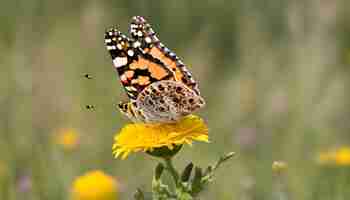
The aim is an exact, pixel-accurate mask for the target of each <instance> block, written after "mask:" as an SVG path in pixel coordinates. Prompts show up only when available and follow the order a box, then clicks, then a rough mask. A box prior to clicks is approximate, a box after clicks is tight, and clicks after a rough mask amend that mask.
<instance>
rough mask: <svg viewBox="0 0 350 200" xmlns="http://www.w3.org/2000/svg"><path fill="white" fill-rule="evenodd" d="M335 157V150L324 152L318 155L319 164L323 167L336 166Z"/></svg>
mask: <svg viewBox="0 0 350 200" xmlns="http://www.w3.org/2000/svg"><path fill="white" fill-rule="evenodd" d="M335 155H336V152H335V151H334V150H328V151H323V152H321V153H320V154H319V155H318V162H319V163H320V164H322V165H329V164H334V158H335Z"/></svg>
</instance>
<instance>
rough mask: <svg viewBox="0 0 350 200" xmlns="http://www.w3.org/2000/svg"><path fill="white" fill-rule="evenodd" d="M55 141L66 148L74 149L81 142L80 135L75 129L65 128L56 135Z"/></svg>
mask: <svg viewBox="0 0 350 200" xmlns="http://www.w3.org/2000/svg"><path fill="white" fill-rule="evenodd" d="M55 142H56V143H57V144H59V145H61V146H62V147H63V148H64V149H65V150H73V149H75V148H76V147H77V145H78V143H79V135H78V133H77V132H76V131H75V130H73V129H63V130H61V131H60V132H59V133H58V134H57V135H56V138H55Z"/></svg>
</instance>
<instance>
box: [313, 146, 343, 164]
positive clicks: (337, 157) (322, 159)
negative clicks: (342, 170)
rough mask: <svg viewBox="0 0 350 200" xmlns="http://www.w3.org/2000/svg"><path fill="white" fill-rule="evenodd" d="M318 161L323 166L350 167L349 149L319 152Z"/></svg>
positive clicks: (341, 148)
mask: <svg viewBox="0 0 350 200" xmlns="http://www.w3.org/2000/svg"><path fill="white" fill-rule="evenodd" d="M318 161H319V163H320V164H323V165H337V166H350V147H346V146H344V147H339V148H336V149H332V150H328V151H325V152H321V153H320V154H319V158H318Z"/></svg>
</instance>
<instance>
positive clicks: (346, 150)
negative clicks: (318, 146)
mask: <svg viewBox="0 0 350 200" xmlns="http://www.w3.org/2000/svg"><path fill="white" fill-rule="evenodd" d="M334 159H335V164H336V165H341V166H350V147H341V148H339V149H338V150H337V151H336V152H335V157H334Z"/></svg>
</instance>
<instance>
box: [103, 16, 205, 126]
mask: <svg viewBox="0 0 350 200" xmlns="http://www.w3.org/2000/svg"><path fill="white" fill-rule="evenodd" d="M129 34H130V37H127V36H126V35H124V34H123V33H121V32H120V31H118V30H117V29H116V28H111V29H108V30H107V31H106V33H105V45H106V48H107V50H108V52H109V54H110V55H111V57H112V61H113V66H114V68H115V69H116V71H117V72H118V76H119V77H120V81H121V83H122V85H123V87H124V89H125V91H126V94H127V96H128V97H129V99H130V101H129V102H121V103H119V104H118V107H119V110H120V111H121V113H123V114H124V115H126V116H127V117H128V118H129V119H131V120H132V121H134V122H145V123H171V122H176V121H178V120H179V119H181V118H182V117H184V116H186V115H189V114H191V113H193V112H195V111H197V110H198V109H199V108H202V107H203V106H204V105H205V101H204V99H203V97H202V96H201V95H200V91H199V88H198V83H197V82H196V81H195V80H194V79H193V77H192V74H191V73H190V71H189V70H188V69H187V67H186V66H185V65H184V64H183V62H182V61H181V60H180V59H179V57H177V56H176V54H175V53H174V52H172V51H171V50H169V49H168V48H167V47H165V46H164V45H163V44H162V43H161V42H160V40H159V39H158V37H157V36H156V33H155V32H154V31H153V29H152V27H151V25H150V24H149V23H148V22H147V21H146V20H145V19H144V18H143V17H141V16H135V17H133V18H132V20H131V23H130V25H129Z"/></svg>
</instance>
